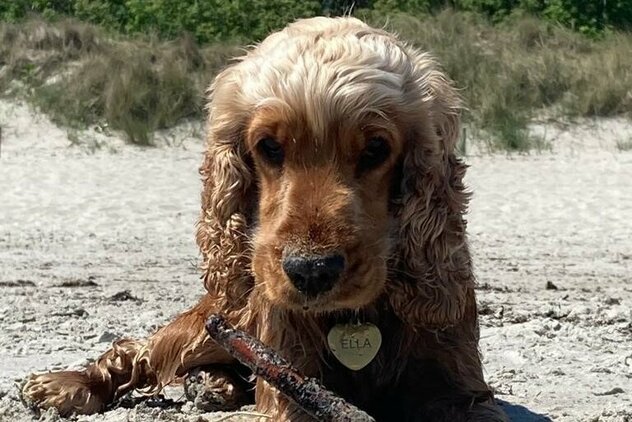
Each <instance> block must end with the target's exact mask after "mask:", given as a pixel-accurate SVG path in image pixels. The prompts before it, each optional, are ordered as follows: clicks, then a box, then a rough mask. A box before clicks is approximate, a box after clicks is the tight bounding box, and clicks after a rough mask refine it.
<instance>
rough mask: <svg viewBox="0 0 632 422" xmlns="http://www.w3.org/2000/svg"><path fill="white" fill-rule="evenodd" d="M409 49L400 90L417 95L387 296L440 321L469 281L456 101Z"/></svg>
mask: <svg viewBox="0 0 632 422" xmlns="http://www.w3.org/2000/svg"><path fill="white" fill-rule="evenodd" d="M412 57H415V70H414V78H413V80H414V81H413V82H412V83H411V85H412V86H411V87H409V88H410V89H409V90H408V92H409V93H410V95H417V96H418V98H419V101H418V102H417V103H416V110H414V111H412V112H411V116H415V117H413V120H414V123H413V125H412V126H413V127H414V128H413V129H411V130H410V135H409V139H407V145H406V150H405V153H404V158H403V163H402V176H401V178H402V180H401V187H400V191H401V196H400V198H399V201H398V202H399V205H398V207H397V209H396V215H397V217H398V220H399V223H400V224H399V233H398V236H399V239H400V241H399V242H400V243H399V246H398V247H399V250H398V254H397V260H398V262H397V263H395V268H394V271H395V274H394V277H392V280H391V283H389V285H390V288H391V291H389V299H390V302H391V305H392V307H393V309H394V311H395V312H396V313H397V314H398V316H399V317H400V318H401V319H402V320H403V321H405V322H406V323H407V324H409V325H412V326H416V327H429V328H446V327H449V326H451V325H453V324H455V323H456V322H458V321H459V320H460V319H461V318H463V316H464V314H465V311H466V309H465V308H466V302H468V300H467V296H468V293H471V292H468V290H469V289H471V288H473V286H474V278H473V275H472V270H471V263H470V255H469V252H468V249H467V244H466V236H465V226H466V223H465V220H464V219H463V214H464V213H465V211H466V208H467V203H468V199H469V195H468V194H467V193H466V192H465V188H464V186H463V182H462V179H463V176H464V174H465V169H466V166H465V165H464V164H463V163H462V162H461V161H460V160H459V159H458V158H457V157H456V156H455V146H456V142H457V140H458V134H459V122H460V113H461V101H460V98H459V96H458V94H457V91H456V90H455V88H454V87H453V86H452V84H451V82H450V81H449V80H448V78H447V77H446V76H445V75H444V74H443V73H442V72H441V71H440V70H438V69H437V66H436V64H435V63H434V62H433V61H432V60H431V59H430V58H429V57H427V56H426V55H423V54H419V53H416V52H414V53H413V54H412Z"/></svg>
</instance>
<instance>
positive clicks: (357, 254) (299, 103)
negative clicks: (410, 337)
mask: <svg viewBox="0 0 632 422" xmlns="http://www.w3.org/2000/svg"><path fill="white" fill-rule="evenodd" d="M210 97H211V99H210V103H209V127H208V149H207V152H206V157H205V162H204V165H203V166H202V174H203V177H204V183H205V188H204V193H203V214H202V218H201V221H200V225H199V229H198V244H199V245H200V248H201V250H202V252H203V254H204V256H205V259H206V262H205V264H206V286H207V289H209V291H211V292H215V293H217V294H220V295H223V296H225V297H226V298H227V303H229V304H233V305H234V306H241V305H239V304H240V303H242V304H243V300H245V298H246V296H247V295H248V293H249V292H250V291H251V290H252V288H253V287H255V286H256V288H257V289H260V290H261V291H262V292H263V294H264V295H265V297H266V298H267V299H268V300H269V301H270V302H272V303H273V304H275V305H276V306H281V307H287V308H291V309H302V310H305V311H310V312H311V311H315V312H327V311H333V310H337V309H358V308H361V307H363V306H365V305H367V304H369V303H371V302H372V301H374V300H375V299H376V298H377V297H378V296H380V295H381V294H384V293H388V294H389V295H390V297H391V298H392V299H391V302H392V303H393V304H394V306H397V307H399V308H400V309H403V308H405V307H406V306H411V305H410V302H411V301H413V300H415V299H416V296H419V295H418V293H419V292H416V291H415V289H414V288H413V287H411V286H414V285H415V284H418V283H424V281H423V279H424V278H432V277H431V276H429V272H433V274H434V273H436V272H437V271H443V270H444V269H445V270H446V271H447V272H449V270H450V268H448V267H450V265H453V258H454V257H453V255H454V254H455V252H456V251H458V250H459V249H460V248H461V246H462V245H463V243H464V236H463V232H464V227H463V223H462V219H461V218H460V217H461V213H462V212H463V211H464V207H465V203H466V197H465V195H464V194H463V192H462V186H461V182H460V180H461V177H462V175H463V171H462V168H461V167H462V166H461V165H460V164H459V163H458V162H457V161H456V160H455V159H454V156H453V150H454V144H455V141H456V138H457V133H458V118H459V111H460V110H459V109H460V102H459V99H458V96H457V95H456V93H455V90H454V89H453V88H452V86H451V85H450V83H449V81H448V80H447V78H446V77H445V76H444V75H443V74H442V73H441V72H440V71H439V70H438V69H437V67H436V65H435V63H434V62H433V61H432V59H431V58H430V57H428V56H427V55H426V54H422V53H420V52H418V51H416V50H415V49H412V48H410V47H408V46H407V45H405V44H403V43H402V42H400V41H398V40H397V39H396V38H395V37H394V36H393V35H391V34H389V33H386V32H384V31H382V30H377V29H373V28H371V27H369V26H367V25H365V24H364V23H362V22H360V21H359V20H357V19H353V18H337V19H329V18H314V19H309V20H302V21H298V22H296V23H294V24H292V25H290V26H289V27H287V28H286V29H285V30H284V31H281V32H278V33H275V34H273V35H271V36H270V37H268V38H267V39H266V40H264V41H263V42H262V44H260V45H259V46H258V47H256V48H255V49H254V50H252V51H250V52H249V53H248V54H247V55H246V56H244V57H242V58H241V60H240V61H238V62H237V63H236V64H233V65H232V66H231V67H229V68H227V69H226V70H224V71H223V72H222V73H220V74H219V75H218V76H217V78H216V80H215V82H214V84H213V86H212V87H211V91H210ZM444 267H445V268H444ZM439 276H441V275H439ZM392 279H397V280H398V281H392ZM387 280H388V281H387ZM425 283H426V284H428V285H429V290H428V293H427V296H428V297H426V302H427V303H426V304H425V305H424V306H425V307H426V308H428V309H431V308H440V307H443V308H446V307H447V308H446V309H443V310H439V311H438V312H439V313H445V314H446V315H447V313H450V312H455V310H454V309H450V308H451V307H453V304H452V303H447V304H446V303H443V304H439V303H437V301H441V300H442V299H441V298H440V297H439V296H440V293H441V291H443V292H445V291H447V290H450V287H448V288H447V290H446V286H443V285H441V284H442V282H440V281H439V282H430V283H427V282H425ZM433 283H434V284H435V285H432V284H433ZM446 283H448V284H449V283H450V281H449V280H448V281H446ZM435 290H436V291H437V292H438V293H437V297H436V298H434V300H433V298H432V297H431V296H432V294H433V293H432V292H433V291H435ZM457 299H458V301H459V303H460V302H461V299H462V298H457ZM418 305H419V304H418ZM412 311H413V312H414V310H412ZM404 312H409V313H410V312H411V310H408V311H404ZM419 312H422V311H419ZM423 312H425V311H423ZM456 312H458V310H457V311H456Z"/></svg>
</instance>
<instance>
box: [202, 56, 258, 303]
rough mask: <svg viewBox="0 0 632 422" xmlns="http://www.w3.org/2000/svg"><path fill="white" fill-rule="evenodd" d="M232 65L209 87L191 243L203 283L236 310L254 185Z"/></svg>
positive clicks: (241, 298) (246, 264) (246, 285)
mask: <svg viewBox="0 0 632 422" xmlns="http://www.w3.org/2000/svg"><path fill="white" fill-rule="evenodd" d="M237 66H238V65H233V66H232V67H229V68H227V69H225V70H224V71H223V72H221V73H220V74H219V75H218V76H217V77H216V78H215V81H214V82H213V84H212V85H211V88H210V89H209V97H210V101H209V105H208V126H207V148H206V153H205V156H204V162H203V164H202V167H201V168H200V173H201V175H202V181H203V184H204V188H203V191H202V213H201V216H200V219H199V221H198V225H197V236H196V237H197V244H198V246H199V248H200V251H201V253H202V258H203V264H202V265H203V270H204V275H203V278H204V285H205V287H206V290H207V291H208V292H209V294H211V295H212V296H213V297H214V298H215V299H216V301H215V302H216V304H217V305H218V306H219V309H220V310H222V311H225V312H230V311H232V310H238V309H240V308H241V307H243V306H244V305H245V303H246V300H247V296H248V293H249V292H250V290H251V289H252V286H253V279H252V276H251V272H250V252H249V248H250V242H249V230H250V225H251V224H252V223H253V221H252V220H253V216H252V214H253V209H254V203H255V196H256V192H255V189H256V188H255V186H254V185H255V184H254V183H253V173H252V168H251V166H250V165H249V164H248V161H247V157H246V153H245V148H244V145H243V132H244V128H245V124H246V118H247V116H246V113H245V112H244V110H245V109H246V107H245V106H243V105H242V104H240V101H239V97H238V96H237V95H236V93H237V92H238V91H239V73H238V69H237Z"/></svg>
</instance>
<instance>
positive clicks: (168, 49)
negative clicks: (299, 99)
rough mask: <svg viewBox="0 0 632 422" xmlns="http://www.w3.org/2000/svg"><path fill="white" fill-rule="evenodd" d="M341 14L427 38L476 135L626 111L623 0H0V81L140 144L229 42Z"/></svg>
mask: <svg viewBox="0 0 632 422" xmlns="http://www.w3.org/2000/svg"><path fill="white" fill-rule="evenodd" d="M342 14H352V15H355V16H357V17H360V18H362V19H364V20H366V21H368V22H369V23H372V24H374V25H380V26H386V27H387V28H388V29H389V30H392V31H395V32H397V33H399V34H401V36H402V38H404V39H406V40H408V41H410V42H411V43H413V44H414V45H416V46H419V47H421V48H422V49H426V50H429V51H431V52H432V53H433V54H434V55H435V56H436V57H437V58H438V59H439V61H440V62H441V63H442V64H443V66H444V67H445V70H446V71H447V72H448V74H449V75H450V76H451V77H452V78H453V79H454V80H455V81H456V83H457V85H458V86H459V87H460V88H462V90H463V91H462V92H463V95H464V97H465V99H466V102H467V105H468V107H469V112H468V113H467V115H466V122H467V123H468V126H469V127H471V128H472V130H473V131H475V132H473V133H476V131H480V130H484V136H480V137H479V138H484V142H485V144H486V146H487V147H491V148H494V149H498V148H500V149H507V150H523V151H524V150H529V149H533V148H546V147H547V145H546V142H545V140H543V139H541V137H537V136H535V135H534V134H533V133H529V131H527V130H525V129H526V128H527V124H528V123H529V122H533V121H534V119H535V120H538V119H539V120H543V119H544V120H546V119H556V118H560V117H578V116H579V117H582V116H587V117H592V116H618V115H625V116H628V117H629V116H631V110H632V94H631V93H630V86H632V72H631V71H630V69H632V53H631V52H632V35H631V34H630V33H629V32H627V31H628V30H629V29H630V27H631V26H632V0H401V1H397V0H373V1H370V0H359V1H355V2H352V1H337V0H323V1H313V0H309V1H303V0H301V1H298V0H297V1H294V0H254V1H245V0H233V1H222V0H185V1H178V0H148V1H144V0H94V1H92V0H36V1H27V0H2V1H0V95H2V96H11V97H20V98H23V99H25V100H27V101H28V102H29V103H32V104H34V105H36V106H37V107H38V108H39V109H40V110H41V111H42V112H44V113H46V114H47V115H49V116H50V118H51V119H53V121H54V122H58V123H61V124H64V125H66V126H69V127H75V128H82V127H85V126H86V125H95V124H98V125H100V126H101V127H108V128H111V129H113V130H120V131H123V132H124V134H125V136H126V138H127V139H128V140H129V141H131V142H133V143H137V144H151V142H152V133H153V132H154V131H155V130H156V129H161V128H168V127H172V126H174V125H176V124H177V123H179V122H181V121H182V120H183V119H190V118H192V119H201V117H202V113H203V104H204V98H203V96H202V93H203V92H204V88H205V87H207V86H208V84H209V82H210V81H211V79H212V78H213V76H214V75H215V73H216V72H217V71H218V69H220V68H221V67H222V66H223V65H224V64H226V61H227V59H228V58H229V57H231V56H233V55H235V54H238V53H239V50H238V48H239V47H240V46H242V45H244V44H250V43H253V42H256V41H259V40H261V39H262V38H263V37H264V36H265V35H266V34H268V33H269V32H270V31H272V30H276V29H279V28H281V27H283V26H284V25H285V24H286V23H287V22H290V21H292V20H294V19H296V18H301V17H309V16H315V15H326V16H337V15H342ZM621 148H632V145H630V144H629V143H625V142H623V143H622V144H621Z"/></svg>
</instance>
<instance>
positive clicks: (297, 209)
mask: <svg viewBox="0 0 632 422" xmlns="http://www.w3.org/2000/svg"><path fill="white" fill-rule="evenodd" d="M460 109H461V103H460V100H459V97H458V95H457V93H456V91H455V89H454V88H453V87H452V85H451V83H450V82H449V80H448V79H447V78H446V76H445V75H444V74H443V73H442V72H441V71H440V70H439V69H438V66H437V65H436V63H435V62H434V61H433V60H432V59H431V57H429V56H428V55H427V54H425V53H421V52H419V51H417V50H416V49H414V48H412V47H410V46H408V45H406V44H405V43H403V42H401V41H399V40H398V39H397V38H396V37H395V36H394V35H392V34H389V33H387V32H385V31H382V30H379V29H374V28H371V27H369V26H367V25H365V24H364V23H362V22H361V21H359V20H357V19H353V18H335V19H331V18H313V19H308V20H301V21H297V22H296V23H293V24H291V25H289V26H288V27H287V28H286V29H284V30H283V31H280V32H277V33H274V34H272V35H270V36H269V37H268V38H267V39H265V40H264V41H263V42H262V43H261V44H260V45H259V46H257V47H256V48H254V49H252V50H251V51H249V52H248V53H247V54H246V55H245V56H244V57H242V58H241V59H240V60H238V61H237V62H236V63H235V64H233V65H231V66H230V67H228V68H227V69H225V70H224V71H223V72H221V73H220V74H219V75H218V76H217V78H216V79H215V82H214V83H213V85H212V87H211V89H210V101H209V105H208V115H209V120H208V148H207V151H206V155H205V159H204V163H203V165H202V168H201V174H202V177H203V182H204V190H203V193H202V213H201V216H200V220H199V225H198V231H197V243H198V245H199V247H200V250H201V252H202V255H203V259H204V262H203V271H204V284H205V287H206V290H207V294H206V296H205V297H204V298H203V299H202V301H201V302H200V303H199V304H198V305H197V306H196V307H195V308H193V309H192V310H190V311H188V312H185V313H183V314H182V315H180V316H179V317H178V318H177V319H176V320H175V321H173V322H172V323H170V324H169V325H167V326H165V327H164V328H162V329H160V330H159V331H158V332H157V333H156V334H154V335H153V336H152V337H150V338H149V340H148V341H146V342H140V341H134V340H127V339H126V340H121V341H118V342H116V343H115V344H114V347H113V348H112V349H111V350H109V351H108V352H106V353H105V354H104V355H103V356H101V357H100V358H99V359H98V360H97V361H96V362H95V363H94V364H92V365H90V366H88V367H87V368H86V370H85V371H82V372H69V371H66V372H54V373H48V374H41V375H35V376H33V377H31V379H30V380H29V381H28V383H27V384H26V385H25V387H24V389H23V393H24V397H25V398H27V399H28V400H30V401H32V402H34V403H35V404H37V405H39V406H40V407H43V408H47V407H56V408H58V409H59V410H60V412H61V413H62V414H69V413H72V412H78V413H93V412H98V411H101V410H103V409H104V408H105V406H106V405H107V404H109V403H111V402H112V401H113V400H114V399H115V398H117V397H120V396H121V395H122V394H124V393H126V392H128V391H130V390H132V389H144V391H145V392H147V393H155V392H158V391H159V390H160V389H161V388H162V387H163V386H165V385H166V384H168V383H170V382H172V381H173V380H174V379H175V378H176V377H179V376H183V375H185V374H186V373H188V372H189V371H191V370H192V369H193V368H196V367H199V366H202V365H208V364H224V365H234V364H235V361H234V360H233V359H232V358H231V356H229V355H228V354H227V353H226V352H225V351H223V350H222V349H221V348H220V347H218V346H217V345H216V344H215V343H214V342H213V341H212V340H210V339H209V338H208V337H207V335H206V333H205V330H204V322H205V319H206V317H207V316H208V315H209V314H210V313H214V312H220V313H222V314H224V315H226V316H227V318H228V319H229V320H230V321H231V322H232V324H234V325H236V326H238V327H239V328H241V329H244V330H247V331H249V332H250V333H252V334H254V335H256V336H257V337H258V338H260V339H261V340H262V341H263V342H264V343H266V344H267V345H269V346H271V347H273V348H274V349H276V350H278V351H279V352H280V354H281V355H282V356H284V357H285V358H287V359H289V360H290V361H291V362H292V363H293V364H294V365H295V366H297V367H298V368H299V369H300V370H302V371H304V372H305V373H306V374H307V375H310V376H316V377H319V378H320V379H321V380H322V381H323V382H324V384H325V385H326V386H327V387H328V388H331V389H333V390H334V391H336V392H337V393H339V394H341V395H342V396H344V397H345V398H347V399H349V400H350V401H352V402H353V403H355V404H357V405H358V406H360V407H361V408H363V409H365V410H366V411H368V412H369V413H371V414H373V415H375V417H376V418H377V419H378V420H384V421H386V420H393V421H408V420H410V421H416V420H441V421H443V420H450V421H452V420H480V421H501V420H505V416H504V414H503V413H502V411H501V410H500V409H499V408H498V407H496V405H495V404H494V403H493V398H492V395H491V392H490V389H489V388H488V386H487V385H486V384H485V381H484V379H483V374H482V369H481V361H480V357H479V352H478V337H479V329H478V322H477V310H476V302H475V295H474V285H475V280H474V276H473V274H472V267H471V261H470V254H469V251H468V245H467V241H466V234H465V226H466V223H465V220H464V219H463V214H464V213H465V211H466V206H467V202H468V194H467V193H466V191H465V189H464V186H463V183H462V178H463V176H464V173H465V165H463V164H462V163H461V162H460V161H459V159H457V158H456V157H455V155H454V149H455V143H456V141H457V137H458V132H459V114H460ZM376 138H377V139H380V140H382V141H385V142H386V144H387V145H388V149H389V151H390V154H388V156H387V157H386V158H385V160H384V161H383V162H380V163H379V164H378V165H377V166H374V167H372V168H369V169H361V168H359V167H358V166H359V164H358V162H359V160H362V159H363V158H362V157H363V154H366V144H367V142H368V141H369V140H370V139H376ZM262 139H273V140H275V141H276V142H278V145H280V147H281V148H282V149H283V153H284V159H283V162H282V163H280V164H279V163H277V164H273V163H271V162H269V160H266V157H265V156H264V154H263V153H262V152H261V150H260V148H259V143H260V142H261V140H262ZM331 252H336V253H340V254H342V255H343V256H344V258H345V261H346V263H347V268H346V270H345V272H344V273H343V275H342V277H341V279H340V280H339V281H338V282H337V283H336V285H335V286H334V287H333V289H331V290H330V291H328V292H326V293H323V294H321V295H319V296H316V297H315V298H308V297H305V296H303V295H302V294H301V293H300V292H299V291H298V290H297V289H296V288H295V287H294V286H293V285H292V283H291V282H290V281H289V279H288V277H287V276H286V275H285V273H284V272H283V269H282V266H281V261H282V259H283V257H284V255H285V254H287V253H299V254H326V253H331ZM356 321H361V322H371V323H373V324H375V325H377V326H378V327H379V328H380V330H381V333H382V336H383V338H384V341H383V345H382V347H381V349H380V351H379V353H378V355H377V357H376V358H375V359H374V360H373V362H371V363H370V364H369V365H368V366H367V367H366V368H364V369H362V370H359V371H351V370H348V369H346V368H344V367H343V366H342V365H341V364H340V363H338V362H337V361H336V360H335V358H333V357H332V355H331V353H330V352H329V350H328V347H327V343H326V335H327V332H328V330H329V329H330V327H331V326H332V325H333V324H335V323H339V322H356ZM222 379H223V380H224V383H225V385H226V386H229V387H231V388H232V387H233V385H234V383H233V381H232V380H231V379H230V377H229V376H226V377H224V378H222ZM231 388H228V389H225V390H223V391H224V393H225V394H227V395H230V394H233V393H231V391H233V390H234V389H231ZM255 396H256V397H255V400H256V404H257V409H258V410H259V411H261V412H264V413H267V414H270V415H272V416H273V420H275V421H306V420H311V418H310V417H309V416H307V415H306V414H304V413H303V412H302V411H301V410H300V409H298V408H297V407H296V406H295V405H294V404H292V403H290V402H288V400H287V399H285V398H284V397H283V396H282V395H280V394H279V393H278V392H277V391H276V390H275V389H273V388H272V387H270V386H269V385H267V384H266V383H265V382H262V381H259V382H257V385H256V394H255ZM240 397H241V396H240Z"/></svg>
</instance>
